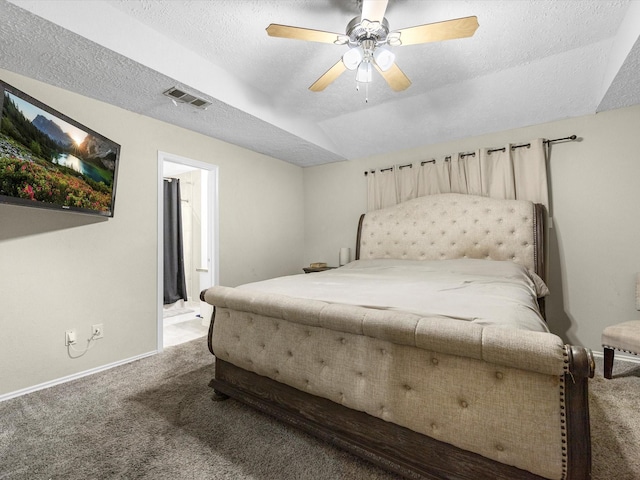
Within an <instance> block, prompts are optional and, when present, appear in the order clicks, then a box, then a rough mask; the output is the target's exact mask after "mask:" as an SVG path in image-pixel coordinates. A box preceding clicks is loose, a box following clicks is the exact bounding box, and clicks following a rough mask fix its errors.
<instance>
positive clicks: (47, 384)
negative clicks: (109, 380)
mask: <svg viewBox="0 0 640 480" xmlns="http://www.w3.org/2000/svg"><path fill="white" fill-rule="evenodd" d="M157 353H159V352H158V351H157V350H154V351H151V352H147V353H141V354H140V355H136V356H135V357H131V358H126V359H124V360H119V361H117V362H113V363H109V364H107V365H102V366H100V367H96V368H92V369H90V370H85V371H84V372H78V373H74V374H72V375H67V376H66V377H62V378H57V379H55V380H50V381H48V382H45V383H41V384H39V385H34V386H33V387H27V388H23V389H22V390H16V391H15V392H9V393H5V394H4V395H0V402H4V401H5V400H9V399H11V398H16V397H20V396H22V395H27V394H28V393H33V392H37V391H38V390H44V389H45V388H49V387H53V386H54V385H60V384H61V383H67V382H70V381H72V380H77V379H78V378H82V377H86V376H88V375H93V374H94V373H98V372H104V371H105V370H109V369H110V368H113V367H119V366H120V365H125V364H127V363H131V362H135V361H136V360H140V359H142V358H145V357H150V356H152V355H155V354H157Z"/></svg>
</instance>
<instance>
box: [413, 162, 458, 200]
mask: <svg viewBox="0 0 640 480" xmlns="http://www.w3.org/2000/svg"><path fill="white" fill-rule="evenodd" d="M417 184H418V185H417V195H416V196H417V197H423V196H425V195H435V194H438V193H449V192H450V191H451V178H450V176H449V157H445V158H441V159H438V160H430V161H428V162H421V164H420V166H419V167H418V175H417Z"/></svg>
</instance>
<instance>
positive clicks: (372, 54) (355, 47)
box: [267, 0, 478, 92]
mask: <svg viewBox="0 0 640 480" xmlns="http://www.w3.org/2000/svg"><path fill="white" fill-rule="evenodd" d="M387 3H388V1H387V0H359V1H358V4H359V5H360V6H361V11H362V14H361V15H360V16H359V17H355V18H354V19H352V20H351V21H350V22H349V24H348V25H347V28H346V35H343V34H339V33H331V32H325V31H321V30H311V29H307V28H301V27H291V26H287V25H278V24H273V23H272V24H271V25H269V26H268V27H267V33H268V34H269V35H270V36H272V37H280V38H291V39H296V40H305V41H311V42H321V43H333V44H337V45H348V46H349V50H347V51H346V52H345V53H344V55H342V58H341V59H340V60H338V62H337V63H336V64H335V65H333V67H331V68H330V69H329V70H327V71H326V72H325V73H324V74H323V75H322V76H321V77H320V78H318V80H316V81H315V82H314V83H313V85H311V86H310V87H309V90H311V91H313V92H320V91H322V90H324V89H325V88H326V87H328V86H329V85H330V84H331V83H332V82H333V81H334V80H336V79H337V78H338V77H339V76H340V75H341V74H342V73H343V72H344V71H345V70H351V71H354V70H355V71H356V85H357V84H358V83H369V82H371V81H372V79H373V74H372V72H373V67H375V69H376V70H377V71H378V73H380V75H382V77H383V78H384V79H385V81H386V82H387V84H388V85H389V86H390V87H391V89H392V90H393V91H396V92H401V91H403V90H406V89H407V88H409V86H410V85H411V80H409V78H408V77H407V76H406V75H405V74H404V72H403V71H402V70H401V69H400V67H398V66H397V65H396V63H395V58H396V56H395V54H394V53H393V52H392V51H391V50H390V49H389V48H388V47H399V46H404V45H416V44H420V43H429V42H437V41H441V40H452V39H456V38H466V37H471V36H472V35H473V34H474V33H475V31H476V29H477V28H478V19H477V18H476V17H474V16H472V17H463V18H457V19H454V20H447V21H444V22H437V23H429V24H425V25H417V26H415V27H409V28H404V29H401V30H396V31H389V22H388V21H387V19H386V18H385V17H384V14H385V11H386V9H387Z"/></svg>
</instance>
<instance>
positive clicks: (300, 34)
mask: <svg viewBox="0 0 640 480" xmlns="http://www.w3.org/2000/svg"><path fill="white" fill-rule="evenodd" d="M267 33H268V34H269V36H270V37H280V38H292V39H294V40H306V41H308V42H321V43H345V42H344V41H343V37H345V35H344V34H340V33H331V32H325V31H323V30H311V29H310V28H300V27H290V26H288V25H278V24H277V23H272V24H271V25H269V26H268V27H267ZM347 40H348V37H347Z"/></svg>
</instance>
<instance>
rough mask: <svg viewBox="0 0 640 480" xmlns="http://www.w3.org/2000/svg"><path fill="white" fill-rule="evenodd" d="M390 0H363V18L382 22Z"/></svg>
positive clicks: (361, 16)
mask: <svg viewBox="0 0 640 480" xmlns="http://www.w3.org/2000/svg"><path fill="white" fill-rule="evenodd" d="M388 3H389V0H362V15H360V18H361V19H362V20H365V19H366V20H369V21H370V22H382V19H383V18H384V12H385V11H386V10H387V4H388Z"/></svg>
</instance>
